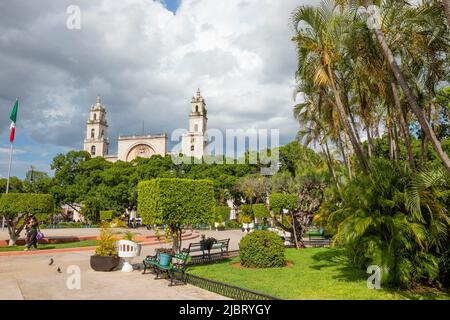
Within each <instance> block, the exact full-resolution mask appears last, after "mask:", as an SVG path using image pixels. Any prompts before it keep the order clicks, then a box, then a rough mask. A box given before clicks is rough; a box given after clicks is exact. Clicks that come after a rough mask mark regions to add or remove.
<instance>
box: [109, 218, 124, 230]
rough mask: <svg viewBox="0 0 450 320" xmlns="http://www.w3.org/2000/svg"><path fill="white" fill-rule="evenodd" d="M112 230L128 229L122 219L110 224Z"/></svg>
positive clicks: (116, 219)
mask: <svg viewBox="0 0 450 320" xmlns="http://www.w3.org/2000/svg"><path fill="white" fill-rule="evenodd" d="M110 227H111V228H127V227H128V226H127V223H126V222H125V221H123V220H122V219H120V218H115V219H114V220H113V221H111V223H110Z"/></svg>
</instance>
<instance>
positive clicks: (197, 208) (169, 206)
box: [138, 178, 215, 250]
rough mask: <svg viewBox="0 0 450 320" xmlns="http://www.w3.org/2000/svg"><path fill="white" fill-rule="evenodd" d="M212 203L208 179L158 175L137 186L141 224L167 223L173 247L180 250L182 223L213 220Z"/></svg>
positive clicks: (210, 183)
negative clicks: (156, 177) (159, 176)
mask: <svg viewBox="0 0 450 320" xmlns="http://www.w3.org/2000/svg"><path fill="white" fill-rule="evenodd" d="M214 206H215V199H214V188H213V184H212V182H211V181H209V180H192V179H177V178H173V179H167V178H158V179H153V180H150V181H142V182H140V183H139V185H138V213H139V215H140V216H141V217H142V221H143V223H145V224H157V225H168V226H169V228H170V231H171V233H172V235H173V249H174V250H181V232H182V227H183V225H189V224H200V223H207V224H211V223H213V218H214V217H213V215H212V213H213V210H214Z"/></svg>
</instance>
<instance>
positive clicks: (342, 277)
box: [188, 248, 450, 300]
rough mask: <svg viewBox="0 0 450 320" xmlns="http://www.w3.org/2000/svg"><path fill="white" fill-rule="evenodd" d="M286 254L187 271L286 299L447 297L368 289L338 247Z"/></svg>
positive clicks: (449, 295)
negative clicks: (268, 264)
mask: <svg viewBox="0 0 450 320" xmlns="http://www.w3.org/2000/svg"><path fill="white" fill-rule="evenodd" d="M286 258H287V260H289V261H291V262H292V263H293V265H292V266H290V267H284V268H270V269H244V268H237V267H236V263H238V262H239V258H234V259H229V260H226V261H222V262H219V263H216V264H210V265H204V266H192V267H189V269H188V272H189V273H192V274H195V275H198V276H201V277H205V278H209V279H213V280H217V281H221V282H225V283H228V284H233V285H236V286H240V287H243V288H247V289H251V290H256V291H259V292H262V293H266V294H270V295H273V296H276V297H280V298H282V299H290V300H303V299H333V300H341V299H345V300H347V299H348V300H392V299H450V293H446V292H442V291H439V290H436V289H430V288H425V289H420V290H414V291H405V290H392V289H380V290H370V289H368V288H367V278H368V276H369V275H368V274H366V273H365V272H364V271H362V270H359V269H356V268H355V267H353V266H351V265H350V264H349V262H348V259H347V257H346V256H345V255H344V252H343V250H340V249H327V248H308V249H303V250H295V249H288V250H287V251H286ZM381 285H382V286H383V284H381Z"/></svg>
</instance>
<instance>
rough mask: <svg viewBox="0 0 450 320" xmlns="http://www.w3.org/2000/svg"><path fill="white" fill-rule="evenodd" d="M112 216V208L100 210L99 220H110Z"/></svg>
mask: <svg viewBox="0 0 450 320" xmlns="http://www.w3.org/2000/svg"><path fill="white" fill-rule="evenodd" d="M113 216H114V211H113V210H104V211H100V221H105V220H112V219H113Z"/></svg>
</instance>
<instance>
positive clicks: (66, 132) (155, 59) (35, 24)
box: [0, 0, 317, 148]
mask: <svg viewBox="0 0 450 320" xmlns="http://www.w3.org/2000/svg"><path fill="white" fill-rule="evenodd" d="M304 3H310V4H314V3H317V1H299V0H283V1H279V0H226V1H216V0H183V1H182V4H181V6H180V8H179V9H178V11H177V13H176V15H173V14H172V13H171V12H169V11H167V10H166V9H165V8H164V6H163V5H162V4H161V3H159V2H156V1H149V0H122V1H116V0H102V1H95V2H93V1H90V0H78V1H75V0H61V1H58V2H55V1H51V0H43V1H39V3H38V2H34V1H28V0H17V1H13V2H8V3H6V2H2V3H1V4H0V11H2V12H4V15H5V17H8V18H7V19H4V20H3V21H0V69H1V70H2V73H1V74H0V103H1V105H4V104H8V103H9V101H10V100H11V99H12V98H13V97H15V96H16V95H20V96H22V97H23V102H22V106H23V107H22V109H21V114H20V118H19V121H20V122H19V123H18V125H22V126H23V130H24V131H25V132H26V133H27V134H28V135H29V136H30V137H31V138H32V139H34V140H35V141H37V142H38V143H42V144H54V145H60V146H64V147H72V148H80V147H81V142H82V139H83V135H84V130H85V127H84V124H85V120H86V117H87V113H88V110H89V106H90V105H91V104H92V103H93V102H94V100H95V96H96V95H97V94H101V95H102V96H103V99H104V102H105V104H106V106H107V108H108V119H109V122H110V136H111V137H112V138H113V139H114V137H116V136H117V135H119V134H129V133H139V132H140V128H141V121H142V120H143V119H144V120H145V121H146V127H147V128H148V129H149V131H152V132H154V133H158V132H163V131H168V132H170V131H172V130H174V129H175V128H180V127H181V128H183V127H186V125H187V114H188V112H189V102H190V97H191V96H192V95H193V94H194V93H195V91H196V90H197V87H200V88H201V89H202V93H203V94H204V96H205V98H206V101H207V103H208V109H209V118H210V127H213V128H219V129H225V128H248V127H259V128H278V129H280V130H281V135H282V136H284V137H290V138H293V137H294V136H295V133H296V130H297V124H296V123H295V121H294V119H293V117H292V106H293V105H294V102H293V101H292V90H293V77H294V72H295V68H296V56H295V50H294V46H293V44H292V43H291V37H292V31H291V29H290V26H289V17H290V14H291V12H292V11H293V10H294V9H295V7H296V6H298V5H301V4H304ZM71 4H76V5H79V6H80V8H81V12H82V25H81V26H82V29H81V30H79V31H77V30H68V29H66V28H65V25H66V24H65V19H66V18H67V15H66V11H65V10H66V8H67V6H68V5H71ZM2 16H3V15H2ZM0 125H2V126H3V127H6V126H7V125H8V124H7V121H6V120H5V119H3V118H1V119H0ZM113 148H114V146H113Z"/></svg>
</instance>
